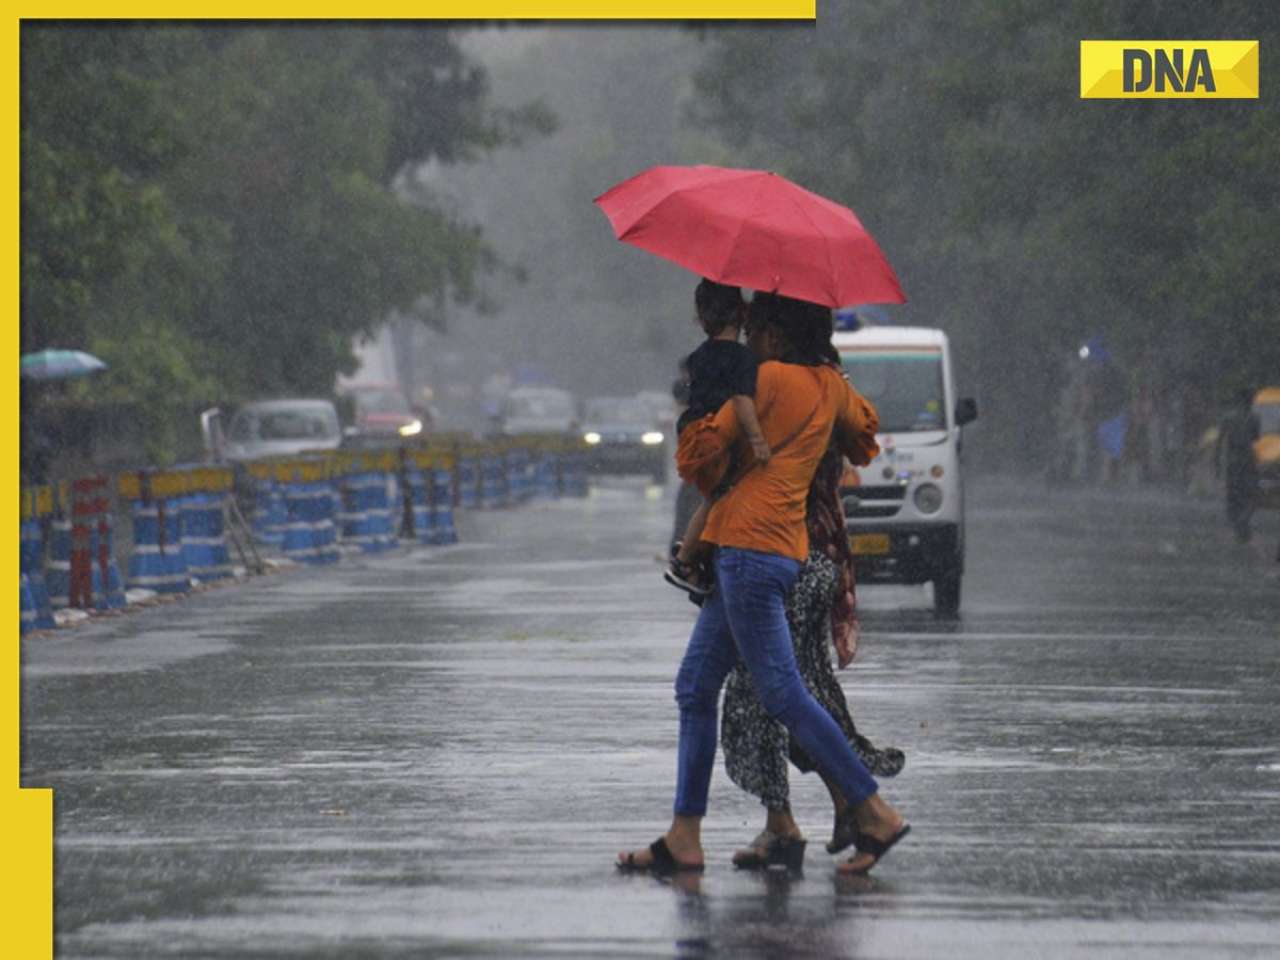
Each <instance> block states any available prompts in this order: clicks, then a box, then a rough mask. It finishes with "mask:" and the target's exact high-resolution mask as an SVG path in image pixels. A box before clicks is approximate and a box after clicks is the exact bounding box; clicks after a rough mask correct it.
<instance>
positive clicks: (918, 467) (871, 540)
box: [832, 327, 978, 616]
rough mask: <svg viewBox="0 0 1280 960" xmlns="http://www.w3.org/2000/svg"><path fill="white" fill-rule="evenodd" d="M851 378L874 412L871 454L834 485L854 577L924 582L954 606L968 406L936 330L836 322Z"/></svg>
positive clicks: (943, 607) (938, 605)
mask: <svg viewBox="0 0 1280 960" xmlns="http://www.w3.org/2000/svg"><path fill="white" fill-rule="evenodd" d="M832 343H834V344H835V347H836V349H837V350H838V351H839V352H840V361H841V363H842V364H843V366H844V369H845V372H846V373H847V374H848V375H849V379H850V380H851V381H852V382H853V386H854V387H855V388H856V389H857V390H858V392H859V393H861V394H862V395H863V396H864V397H866V398H867V399H868V400H870V401H871V403H872V404H873V405H874V406H875V408H876V412H877V413H878V414H879V417H880V427H879V433H878V434H877V438H878V440H879V442H880V448H881V449H880V454H879V455H878V456H877V457H876V458H875V459H874V460H872V461H871V463H870V464H868V465H867V466H866V467H863V468H861V469H860V470H859V471H858V473H859V475H860V477H861V482H860V484H859V485H857V486H853V487H848V488H842V489H841V497H842V499H843V501H844V508H845V517H846V526H847V528H848V531H849V545H850V547H851V548H852V550H853V556H854V563H855V566H856V570H857V576H858V582H859V583H907V584H915V583H925V582H926V581H932V583H933V605H934V610H935V612H936V613H937V614H939V615H941V616H954V615H955V614H957V613H958V612H959V610H960V581H961V577H962V575H963V573H964V552H965V550H964V485H963V483H962V482H961V481H962V477H961V469H960V468H961V461H960V449H961V428H962V427H963V426H964V425H965V424H966V423H969V422H970V421H972V420H974V419H975V418H976V417H977V416H978V407H977V404H976V403H975V402H974V401H973V400H971V399H967V398H966V399H957V398H956V395H955V384H954V381H953V379H952V374H951V355H950V348H949V346H948V343H947V337H946V334H944V333H943V332H942V331H941V330H933V329H928V328H924V327H864V328H863V329H861V330H855V331H850V332H843V331H837V333H836V334H835V336H834V337H833V338H832Z"/></svg>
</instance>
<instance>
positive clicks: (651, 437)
mask: <svg viewBox="0 0 1280 960" xmlns="http://www.w3.org/2000/svg"><path fill="white" fill-rule="evenodd" d="M640 442H641V443H643V444H644V445H645V446H646V447H652V446H653V445H654V444H658V443H661V442H662V434H661V433H659V432H658V431H657V430H650V431H649V432H648V433H646V434H644V435H643V436H642V437H641V438H640Z"/></svg>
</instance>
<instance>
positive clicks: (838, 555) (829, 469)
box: [721, 448, 906, 867]
mask: <svg viewBox="0 0 1280 960" xmlns="http://www.w3.org/2000/svg"><path fill="white" fill-rule="evenodd" d="M842 468H843V458H842V457H841V456H840V453H839V452H838V451H837V450H835V449H834V448H833V449H832V450H829V451H828V452H827V455H826V456H825V457H824V458H823V460H822V462H821V463H820V464H819V465H818V470H817V472H816V473H815V474H814V478H813V484H812V486H811V487H810V488H809V498H808V504H807V511H808V512H807V524H808V528H809V559H808V561H807V562H806V563H805V565H804V567H803V568H802V569H801V571H800V576H799V579H797V581H796V584H795V587H794V588H793V589H792V591H791V595H790V597H789V598H788V600H787V621H788V623H789V625H790V627H791V636H792V638H793V640H794V643H795V654H796V663H797V666H798V667H799V669H800V676H801V677H802V678H803V680H804V683H805V686H807V687H808V688H809V692H810V693H812V694H813V696H814V699H816V700H817V701H818V703H819V704H821V705H822V707H823V708H824V709H826V711H827V712H828V713H830V714H831V717H832V719H833V720H835V721H836V723H837V724H839V726H840V729H841V730H842V731H843V732H844V734H845V736H846V737H847V738H848V740H849V745H850V746H851V747H853V749H854V751H855V752H856V753H857V754H858V756H859V757H860V758H861V759H862V762H863V763H865V764H866V765H867V768H868V769H869V770H870V771H871V772H872V773H873V774H875V775H877V776H881V777H892V776H895V775H896V774H897V773H898V772H899V771H900V770H901V769H902V767H903V765H904V764H905V763H906V758H905V756H904V755H903V753H902V751H901V750H897V749H895V748H893V747H886V748H884V749H879V748H877V747H876V746H875V745H874V744H873V743H872V742H871V741H870V740H868V739H867V738H866V737H864V736H863V735H862V734H860V733H859V732H858V730H857V727H855V725H854V722H853V717H852V716H851V715H850V713H849V706H848V703H847V702H846V701H845V696H844V691H843V690H842V689H841V688H840V683H839V681H838V680H837V679H836V676H835V671H834V670H833V669H832V666H831V648H832V646H834V647H835V650H836V654H837V657H838V659H839V664H840V666H841V667H844V666H846V665H848V664H849V663H850V662H851V661H852V660H853V656H854V653H855V652H856V649H857V643H858V619H857V613H856V610H855V606H854V604H855V600H854V583H853V556H852V554H851V552H850V550H849V540H848V535H847V534H846V532H845V523H844V510H843V508H842V507H841V503H840V493H839V490H840V481H841V475H842ZM721 744H722V746H723V747H724V757H725V768H726V770H727V771H728V774H729V778H730V779H731V780H733V782H734V783H736V784H737V785H738V786H739V787H741V788H742V789H743V790H746V791H747V792H748V793H751V794H754V795H755V796H757V797H759V798H760V801H761V803H763V804H764V806H765V808H766V810H767V811H768V818H767V821H766V824H765V829H764V830H763V831H762V832H761V833H760V835H759V836H757V837H756V838H755V840H753V841H752V843H751V846H750V847H748V848H747V849H744V850H739V851H738V852H737V853H736V854H735V855H734V863H735V864H737V865H738V866H740V867H765V866H770V865H786V866H791V867H798V866H799V864H800V862H801V860H802V859H803V857H804V847H805V841H804V838H803V836H802V835H801V833H800V828H799V827H798V826H797V825H796V822H795V820H794V819H793V818H792V816H791V804H790V790H789V786H788V778H787V761H788V759H790V761H791V762H792V763H793V764H794V765H795V766H796V768H797V769H799V770H800V771H801V772H802V773H808V772H809V771H811V770H814V769H815V767H814V764H813V761H812V760H810V758H809V756H808V755H807V754H806V753H805V752H804V750H803V749H801V747H800V745H799V744H798V743H796V742H795V741H794V740H793V739H792V738H791V737H790V736H789V735H788V733H787V731H786V728H785V727H783V725H782V724H781V723H779V722H778V721H776V720H773V719H771V718H770V717H769V715H768V714H767V713H766V712H765V709H764V707H763V705H761V703H760V699H759V697H757V696H756V693H755V690H754V689H753V688H752V685H751V678H750V675H749V674H748V672H747V669H746V667H745V666H744V665H743V664H742V663H741V662H739V664H738V666H737V667H736V668H734V670H733V672H732V673H731V674H730V675H729V679H728V682H727V683H726V684H725V696H724V706H723V716H722V721H721ZM824 782H825V783H826V784H827V789H828V790H829V791H830V793H831V800H832V804H833V806H834V807H835V815H836V823H837V824H838V823H840V814H841V812H842V811H843V810H844V807H845V800H844V797H843V796H842V795H841V794H840V791H839V789H838V788H837V787H836V786H835V785H834V784H833V783H831V782H830V781H827V780H825V778H824ZM832 839H833V845H834V844H835V843H836V841H837V840H838V839H839V838H838V837H833V838H832Z"/></svg>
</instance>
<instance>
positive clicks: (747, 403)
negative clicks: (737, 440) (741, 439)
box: [730, 393, 773, 464]
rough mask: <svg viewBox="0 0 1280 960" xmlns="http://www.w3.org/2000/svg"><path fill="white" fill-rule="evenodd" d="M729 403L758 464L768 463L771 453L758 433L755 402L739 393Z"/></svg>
mask: <svg viewBox="0 0 1280 960" xmlns="http://www.w3.org/2000/svg"><path fill="white" fill-rule="evenodd" d="M730 402H731V403H732V404H733V412H734V414H735V415H736V416H737V418H738V423H739V424H740V425H741V426H742V431H743V433H745V434H746V435H747V439H748V440H750V441H751V452H752V453H754V454H755V456H756V460H757V461H758V462H759V463H761V464H765V463H768V462H769V458H770V457H771V456H773V452H772V451H771V450H770V449H769V444H767V443H765V440H764V434H763V433H761V432H760V421H759V420H758V419H756V404H755V401H754V400H752V399H751V398H750V397H748V396H747V395H746V394H745V393H739V394H735V395H734V396H733V397H732V398H731V400H730Z"/></svg>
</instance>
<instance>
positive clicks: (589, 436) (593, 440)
mask: <svg viewBox="0 0 1280 960" xmlns="http://www.w3.org/2000/svg"><path fill="white" fill-rule="evenodd" d="M582 439H583V440H585V441H587V443H590V444H593V445H594V444H597V443H599V442H600V434H598V433H596V432H595V431H594V430H589V431H587V432H586V433H584V434H583V435H582Z"/></svg>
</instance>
